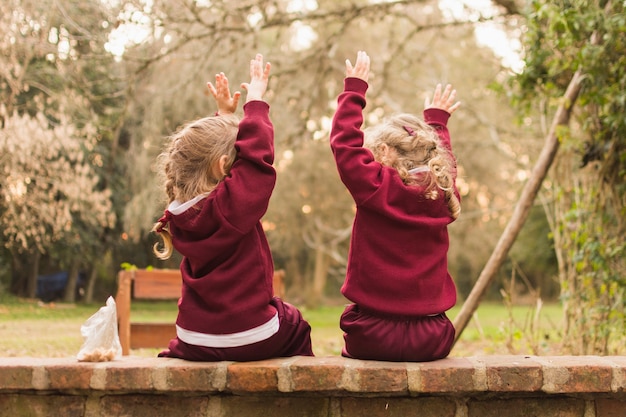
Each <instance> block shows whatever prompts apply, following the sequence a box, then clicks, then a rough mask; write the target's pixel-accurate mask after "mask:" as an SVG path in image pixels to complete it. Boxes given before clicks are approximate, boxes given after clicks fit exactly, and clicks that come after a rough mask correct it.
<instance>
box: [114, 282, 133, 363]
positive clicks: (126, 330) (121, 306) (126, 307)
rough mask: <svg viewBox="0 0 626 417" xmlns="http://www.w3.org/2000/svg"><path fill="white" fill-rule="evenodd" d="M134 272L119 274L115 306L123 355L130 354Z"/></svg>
mask: <svg viewBox="0 0 626 417" xmlns="http://www.w3.org/2000/svg"><path fill="white" fill-rule="evenodd" d="M132 273H133V272H132V271H120V272H119V273H118V274H117V295H116V296H115V305H116V306H117V323H118V327H117V328H118V333H119V336H120V344H121V345H122V355H128V354H129V353H130V295H131V294H130V292H131V281H132Z"/></svg>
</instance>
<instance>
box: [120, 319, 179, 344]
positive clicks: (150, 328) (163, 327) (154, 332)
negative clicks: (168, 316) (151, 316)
mask: <svg viewBox="0 0 626 417" xmlns="http://www.w3.org/2000/svg"><path fill="white" fill-rule="evenodd" d="M130 332H131V334H132V335H133V337H131V339H130V348H131V349H140V348H156V347H162V348H164V349H165V348H166V347H167V345H168V343H169V341H170V340H171V339H173V338H175V337H176V326H175V325H174V323H131V324H130Z"/></svg>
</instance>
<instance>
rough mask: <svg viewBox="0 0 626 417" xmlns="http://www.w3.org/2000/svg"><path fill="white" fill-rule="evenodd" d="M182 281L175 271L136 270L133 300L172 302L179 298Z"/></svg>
mask: <svg viewBox="0 0 626 417" xmlns="http://www.w3.org/2000/svg"><path fill="white" fill-rule="evenodd" d="M181 285H182V279H181V277H180V271H179V270H177V269H159V270H157V269H153V270H136V271H135V276H134V283H133V298H135V299H144V300H173V299H178V298H180V294H181Z"/></svg>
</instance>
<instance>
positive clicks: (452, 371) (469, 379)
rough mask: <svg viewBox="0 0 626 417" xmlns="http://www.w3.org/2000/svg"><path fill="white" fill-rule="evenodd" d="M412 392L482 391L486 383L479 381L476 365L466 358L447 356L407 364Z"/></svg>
mask: <svg viewBox="0 0 626 417" xmlns="http://www.w3.org/2000/svg"><path fill="white" fill-rule="evenodd" d="M407 373H408V388H409V391H410V392H411V393H414V394H421V393H446V392H476V391H482V390H484V388H482V387H481V386H485V388H486V384H485V383H484V382H483V383H480V382H477V381H476V380H477V379H479V376H480V375H479V373H478V372H477V371H476V365H475V364H474V363H473V362H471V361H469V360H468V359H466V358H452V357H450V358H446V359H442V360H439V361H434V362H423V363H414V364H409V365H407Z"/></svg>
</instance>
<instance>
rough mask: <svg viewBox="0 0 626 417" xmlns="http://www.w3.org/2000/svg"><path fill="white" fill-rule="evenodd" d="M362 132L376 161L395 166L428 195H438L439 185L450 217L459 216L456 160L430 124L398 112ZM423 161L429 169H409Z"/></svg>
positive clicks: (406, 182) (404, 176) (400, 173)
mask: <svg viewBox="0 0 626 417" xmlns="http://www.w3.org/2000/svg"><path fill="white" fill-rule="evenodd" d="M364 134H365V143H364V146H365V147H366V148H368V149H369V150H371V151H372V153H373V154H374V159H376V161H378V162H380V163H381V164H383V165H387V166H390V167H392V168H394V169H396V170H397V171H398V174H399V175H400V178H402V182H404V183H405V184H407V185H420V186H423V187H424V189H425V194H426V196H427V197H428V198H431V199H433V200H434V199H437V197H438V196H439V193H438V190H439V189H441V190H442V191H443V192H444V193H445V199H446V202H447V204H448V210H449V211H450V214H451V216H452V218H453V219H456V218H457V217H458V216H459V214H460V213H461V204H460V202H459V199H458V198H457V197H456V195H455V194H454V174H453V172H454V170H455V162H454V159H453V157H452V155H451V154H450V151H449V150H448V149H446V148H445V147H444V146H443V145H442V144H441V141H440V140H439V136H438V135H437V132H435V130H434V129H433V128H432V127H431V126H429V125H428V124H427V123H425V122H424V121H423V120H421V119H420V118H418V117H416V116H413V115H411V114H399V115H396V116H393V117H391V118H389V119H388V120H386V121H384V122H383V123H381V124H379V125H376V126H374V127H370V128H367V129H365V131H364ZM422 165H424V166H427V167H428V168H429V169H430V170H429V171H428V172H426V173H425V174H424V175H421V176H416V175H412V174H410V173H409V170H410V169H412V168H416V167H419V166H422Z"/></svg>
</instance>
